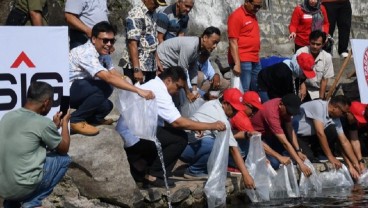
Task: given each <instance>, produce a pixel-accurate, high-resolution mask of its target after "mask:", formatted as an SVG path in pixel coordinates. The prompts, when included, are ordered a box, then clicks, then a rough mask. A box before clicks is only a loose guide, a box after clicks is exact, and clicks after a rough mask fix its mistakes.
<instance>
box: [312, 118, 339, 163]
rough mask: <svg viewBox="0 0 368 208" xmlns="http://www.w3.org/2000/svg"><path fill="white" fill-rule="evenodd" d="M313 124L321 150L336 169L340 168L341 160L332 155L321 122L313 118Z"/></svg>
mask: <svg viewBox="0 0 368 208" xmlns="http://www.w3.org/2000/svg"><path fill="white" fill-rule="evenodd" d="M313 125H314V128H315V130H316V135H317V137H318V140H319V143H320V144H321V147H322V150H323V152H324V153H325V155H326V157H327V158H328V160H329V161H330V162H331V163H332V165H333V166H334V167H335V168H336V169H339V168H341V167H342V164H341V162H340V161H339V160H337V159H336V158H335V157H334V156H333V155H332V152H331V149H330V147H329V146H328V142H327V137H326V134H325V132H324V126H323V123H322V122H321V121H318V120H313Z"/></svg>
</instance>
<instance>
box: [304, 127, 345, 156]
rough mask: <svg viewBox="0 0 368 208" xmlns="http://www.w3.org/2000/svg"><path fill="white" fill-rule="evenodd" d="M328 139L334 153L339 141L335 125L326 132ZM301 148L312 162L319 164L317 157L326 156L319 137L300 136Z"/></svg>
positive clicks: (327, 128) (326, 129)
mask: <svg viewBox="0 0 368 208" xmlns="http://www.w3.org/2000/svg"><path fill="white" fill-rule="evenodd" d="M324 132H325V135H326V137H327V142H328V146H329V147H330V149H331V152H332V153H333V152H334V150H335V143H336V141H337V136H338V134H337V131H336V126H335V124H330V125H329V126H327V127H326V128H325V130H324ZM298 143H299V147H300V148H301V149H302V151H303V153H304V154H305V155H306V156H307V157H308V159H309V160H310V161H311V162H319V160H318V158H317V156H318V155H325V154H324V153H323V151H322V147H321V144H320V142H319V139H318V137H317V135H311V136H300V135H298Z"/></svg>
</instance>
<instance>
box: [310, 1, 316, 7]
mask: <svg viewBox="0 0 368 208" xmlns="http://www.w3.org/2000/svg"><path fill="white" fill-rule="evenodd" d="M308 3H309V6H311V7H315V6H317V0H309V2H308Z"/></svg>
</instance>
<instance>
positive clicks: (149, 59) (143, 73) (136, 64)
mask: <svg viewBox="0 0 368 208" xmlns="http://www.w3.org/2000/svg"><path fill="white" fill-rule="evenodd" d="M159 6H166V2H165V0H142V1H141V2H139V4H138V5H137V6H135V7H133V9H132V10H130V11H129V12H128V17H127V18H126V20H125V21H126V26H125V29H126V46H127V51H123V57H122V59H121V61H120V65H121V66H122V67H123V69H124V74H125V75H126V76H128V77H129V78H130V79H131V80H132V81H133V83H135V82H140V83H142V82H147V81H149V80H151V79H153V78H155V77H156V71H157V62H156V49H157V45H158V41H157V30H156V22H155V20H154V14H155V10H156V9H157V8H158V7H159Z"/></svg>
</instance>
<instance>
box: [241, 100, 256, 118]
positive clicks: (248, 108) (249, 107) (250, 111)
mask: <svg viewBox="0 0 368 208" xmlns="http://www.w3.org/2000/svg"><path fill="white" fill-rule="evenodd" d="M244 106H245V110H244V112H245V114H247V116H248V117H249V118H251V117H253V115H254V114H256V113H257V111H258V109H257V108H256V107H254V106H252V105H251V104H249V103H244Z"/></svg>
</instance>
